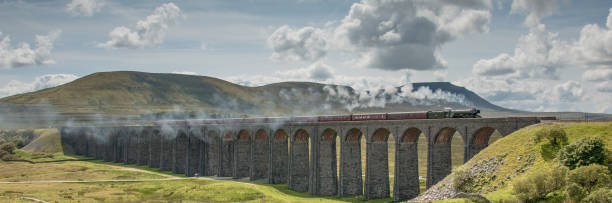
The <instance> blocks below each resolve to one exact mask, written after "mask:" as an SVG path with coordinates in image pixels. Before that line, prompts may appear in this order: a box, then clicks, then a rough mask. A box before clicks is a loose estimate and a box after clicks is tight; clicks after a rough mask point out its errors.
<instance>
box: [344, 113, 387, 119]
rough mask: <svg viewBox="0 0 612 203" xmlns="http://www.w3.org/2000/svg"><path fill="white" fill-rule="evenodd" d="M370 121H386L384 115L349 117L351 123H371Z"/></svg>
mask: <svg viewBox="0 0 612 203" xmlns="http://www.w3.org/2000/svg"><path fill="white" fill-rule="evenodd" d="M372 120H387V114H386V113H372V114H353V115H351V121H372Z"/></svg>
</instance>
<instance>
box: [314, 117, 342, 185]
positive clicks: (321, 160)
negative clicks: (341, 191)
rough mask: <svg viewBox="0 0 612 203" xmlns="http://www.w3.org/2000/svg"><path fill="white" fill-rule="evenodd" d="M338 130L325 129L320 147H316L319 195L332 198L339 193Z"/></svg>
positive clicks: (320, 139) (321, 135)
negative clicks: (331, 196)
mask: <svg viewBox="0 0 612 203" xmlns="http://www.w3.org/2000/svg"><path fill="white" fill-rule="evenodd" d="M337 134H338V133H337V132H336V130H334V129H332V128H325V130H323V132H321V134H320V138H319V147H316V148H315V150H317V158H315V161H316V165H315V166H316V169H315V170H317V173H316V174H315V175H316V176H317V177H315V181H316V184H317V185H316V191H314V193H315V194H317V195H322V196H330V195H336V194H337V193H338V172H337V171H338V170H337V167H338V165H337V159H336V136H337Z"/></svg>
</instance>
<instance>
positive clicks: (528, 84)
mask: <svg viewBox="0 0 612 203" xmlns="http://www.w3.org/2000/svg"><path fill="white" fill-rule="evenodd" d="M611 13H612V2H611V1H609V0H589V1H577V0H574V1H572V0H559V1H557V0H459V1H455V0H405V1H403V0H380V1H369V0H363V1H348V0H336V1H325V0H295V1H291V0H257V1H255V0H242V1H181V0H178V1H156V0H150V1H112V0H48V1H43V0H37V1H26V0H23V1H8V0H4V1H2V0H0V97H4V96H9V95H14V94H19V93H24V92H30V91H36V90H40V89H44V88H49V87H54V86H57V85H60V84H64V83H67V82H70V81H72V80H75V79H77V78H79V77H83V76H87V75H89V74H92V73H96V72H106V71H122V70H129V71H143V72H155V73H181V74H193V75H206V76H212V77H217V78H220V79H224V80H228V81H231V82H234V83H238V84H242V85H248V86H259V85H265V84H270V83H274V82H282V81H312V82H319V83H328V84H339V85H350V86H352V87H354V88H356V89H358V90H360V91H367V90H375V89H381V88H382V89H385V88H389V87H396V86H401V85H405V84H409V83H412V82H433V81H445V82H451V83H453V84H455V85H459V86H464V87H466V88H467V89H469V90H472V91H474V92H476V93H477V94H479V95H481V96H482V97H484V98H485V99H487V100H489V101H490V102H492V103H494V104H497V105H500V106H503V107H507V108H513V109H520V110H528V111H584V112H598V113H599V112H603V113H612V30H611V29H612V14H611Z"/></svg>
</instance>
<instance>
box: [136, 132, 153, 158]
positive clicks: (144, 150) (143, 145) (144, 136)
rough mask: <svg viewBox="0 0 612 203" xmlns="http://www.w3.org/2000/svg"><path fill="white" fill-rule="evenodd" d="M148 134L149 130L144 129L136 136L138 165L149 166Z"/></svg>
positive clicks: (149, 139)
mask: <svg viewBox="0 0 612 203" xmlns="http://www.w3.org/2000/svg"><path fill="white" fill-rule="evenodd" d="M150 134H151V131H150V129H145V130H142V131H140V134H139V135H138V165H149V147H150V145H149V142H150V141H151V136H150Z"/></svg>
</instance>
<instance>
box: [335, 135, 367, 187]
mask: <svg viewBox="0 0 612 203" xmlns="http://www.w3.org/2000/svg"><path fill="white" fill-rule="evenodd" d="M340 153H341V154H340V157H341V162H340V164H341V166H340V169H341V172H340V174H341V175H340V190H341V191H340V195H341V196H350V195H361V194H363V178H362V171H361V143H360V142H359V138H357V139H356V140H345V141H343V142H342V146H341V148H340Z"/></svg>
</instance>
